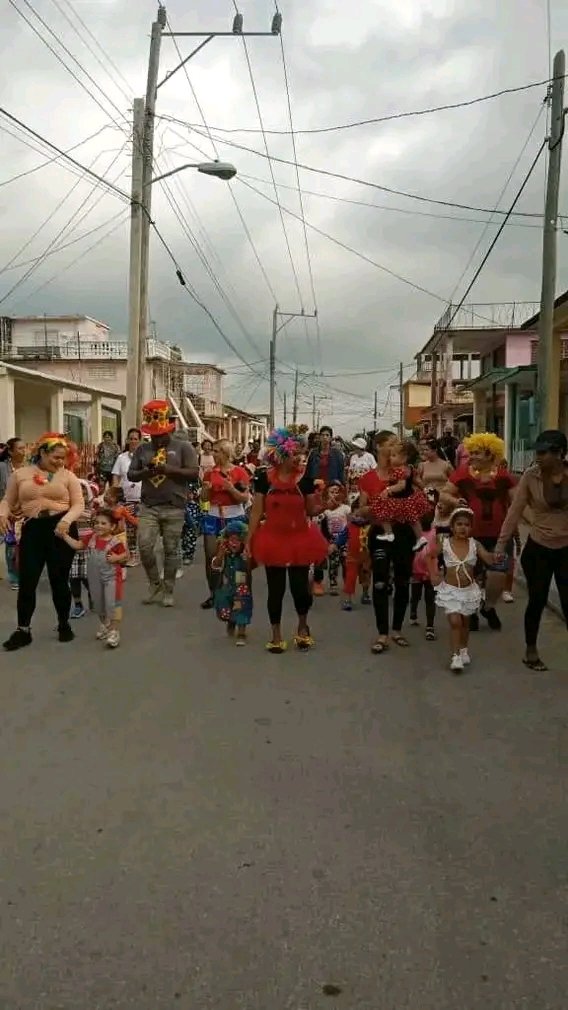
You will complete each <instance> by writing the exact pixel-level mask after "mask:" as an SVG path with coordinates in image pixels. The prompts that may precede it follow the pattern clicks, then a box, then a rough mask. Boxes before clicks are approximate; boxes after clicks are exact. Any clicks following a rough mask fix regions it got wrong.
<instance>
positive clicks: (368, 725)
mask: <svg viewBox="0 0 568 1010" xmlns="http://www.w3.org/2000/svg"><path fill="white" fill-rule="evenodd" d="M255 578H256V583H257V587H258V589H257V612H256V618H255V623H254V633H253V636H252V641H251V643H250V644H249V646H248V647H247V649H246V650H238V649H236V648H235V647H234V646H232V645H231V644H230V643H229V642H228V641H227V640H226V639H225V637H224V634H223V628H222V626H221V625H219V624H218V623H217V622H216V620H215V618H214V617H213V616H212V615H211V614H202V613H201V611H199V609H198V608H197V603H198V601H199V599H201V597H202V595H203V581H202V577H201V572H200V571H199V570H198V569H196V570H194V571H193V572H192V573H191V574H189V575H187V576H186V578H185V579H184V580H183V581H182V582H181V583H180V584H178V590H179V592H178V605H177V607H176V609H174V610H172V611H166V610H157V609H154V608H152V609H151V610H148V609H147V608H143V607H142V606H140V603H139V600H140V596H141V592H142V580H141V577H140V574H139V573H135V574H134V577H133V578H129V582H128V584H127V601H126V618H125V623H124V641H123V645H122V646H121V648H120V649H119V650H118V651H117V652H114V653H111V652H107V651H105V650H104V648H102V647H101V646H100V645H99V644H98V643H95V642H94V641H93V633H94V630H95V624H94V621H93V620H92V619H85V620H83V621H81V622H79V623H78V628H77V631H78V640H77V641H76V642H75V643H73V644H71V645H59V643H57V642H56V641H55V640H54V635H53V616H52V613H51V610H50V606H49V604H48V601H47V598H46V596H45V594H44V595H42V600H41V605H40V609H39V614H38V619H37V621H36V628H35V631H36V637H35V641H34V644H33V646H32V647H31V648H29V649H26V650H24V651H22V652H20V653H18V654H16V655H10V656H8V655H3V656H2V658H1V660H0V663H1V666H0V669H1V675H0V691H1V701H0V710H1V713H2V715H1V733H0V767H1V769H2V773H1V778H0V852H1V867H2V871H1V884H0V902H1V905H0V907H1V911H2V916H1V927H0V928H1V941H2V944H1V948H2V959H1V967H0V1006H1V1007H2V1008H3V1010H4V1008H5V1010H59V1008H64V1010H111V1008H113V1010H114V1008H119V1010H122V1008H125V1010H126V1008H136V1010H169V1008H171V1010H176V1008H179V1010H209V1008H211V1010H240V1008H245V1010H320V1008H324V1010H325V1008H328V1007H337V1008H344V1010H513V1008H515V1010H516V1008H523V1010H564V1008H565V1007H566V1005H567V995H566V994H567V991H568V959H567V956H566V951H567V950H568V938H567V905H566V876H567V865H568V861H567V856H568V852H567V842H566V839H567V837H568V813H567V805H566V781H567V778H566V768H567V758H568V728H567V727H568V703H567V695H568V663H567V662H566V654H567V651H566V645H567V637H566V631H565V629H564V628H563V627H562V626H561V624H560V622H559V621H557V620H556V618H554V617H552V616H550V615H548V616H547V617H546V619H545V628H544V636H543V654H544V655H545V657H546V658H547V660H548V661H549V663H550V665H551V672H550V673H548V674H544V675H542V674H541V675H534V674H530V673H529V672H528V671H527V670H525V668H524V667H523V666H522V665H521V664H520V661H519V657H520V654H521V647H522V642H521V633H520V632H521V617H522V606H521V604H520V603H519V604H516V605H514V606H512V607H507V608H504V616H505V619H506V628H505V630H504V631H503V632H502V633H501V634H500V635H497V634H491V633H489V632H488V631H483V632H480V633H479V635H477V636H476V637H475V640H474V643H473V649H472V651H473V655H474V665H473V667H472V669H471V672H470V673H468V674H467V675H465V676H463V677H462V678H454V677H452V676H451V675H450V673H449V672H448V671H447V669H446V668H445V664H446V661H447V646H446V643H445V642H444V643H443V644H442V642H438V643H435V644H427V643H425V642H424V641H423V639H422V632H421V631H420V630H419V629H416V630H414V629H411V630H410V632H409V634H410V638H411V642H412V647H411V648H410V649H408V650H406V651H402V650H400V649H394V650H393V651H391V652H390V653H388V654H386V655H384V656H382V657H373V656H371V655H370V653H369V648H368V645H369V642H370V641H371V638H372V626H371V614H370V612H369V611H368V610H365V611H362V610H359V611H357V612H354V613H353V614H343V613H340V612H339V611H338V605H337V602H336V601H332V600H329V599H325V600H321V601H318V602H317V606H316V612H315V614H314V617H313V621H312V626H313V630H314V633H315V634H316V636H317V639H318V648H317V649H316V651H314V652H313V653H311V654H309V655H298V654H293V653H288V654H286V655H285V656H282V657H274V656H269V655H267V654H266V653H265V652H264V651H263V643H264V640H265V627H264V620H265V616H264V606H263V589H264V586H263V576H262V573H257V574H256V576H255ZM13 605H14V599H13V595H12V594H10V593H9V592H8V591H7V589H6V588H5V586H4V585H2V584H0V632H1V633H2V639H3V638H4V637H5V635H6V634H7V633H8V632H9V631H10V630H11V628H12V608H13ZM325 987H331V989H330V990H328V992H329V994H327V993H326V992H325V991H324V988H325Z"/></svg>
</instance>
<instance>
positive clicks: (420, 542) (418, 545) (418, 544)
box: [412, 537, 428, 551]
mask: <svg viewBox="0 0 568 1010" xmlns="http://www.w3.org/2000/svg"><path fill="white" fill-rule="evenodd" d="M427 545H428V541H427V539H426V537H420V539H419V540H417V541H416V543H415V544H414V547H413V548H412V550H413V551H421V550H422V548H423V547H427Z"/></svg>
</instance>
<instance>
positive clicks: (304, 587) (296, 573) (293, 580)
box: [266, 566, 312, 625]
mask: <svg viewBox="0 0 568 1010" xmlns="http://www.w3.org/2000/svg"><path fill="white" fill-rule="evenodd" d="M286 571H288V580H289V582H290V592H291V593H292V599H293V600H294V606H295V608H296V613H297V615H298V617H305V616H306V614H307V613H308V612H309V610H310V608H311V606H312V594H311V591H310V569H309V568H307V567H301V568H288V569H286V568H272V567H268V566H267V568H266V582H267V585H268V618H269V621H270V623H271V624H273V625H274V624H280V621H281V620H282V603H283V601H284V593H285V592H286Z"/></svg>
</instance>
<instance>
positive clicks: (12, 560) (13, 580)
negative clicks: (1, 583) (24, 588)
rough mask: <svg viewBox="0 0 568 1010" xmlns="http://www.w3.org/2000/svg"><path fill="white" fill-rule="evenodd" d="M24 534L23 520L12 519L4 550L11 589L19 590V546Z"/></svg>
mask: <svg viewBox="0 0 568 1010" xmlns="http://www.w3.org/2000/svg"><path fill="white" fill-rule="evenodd" d="M21 532H22V522H21V520H20V521H19V522H18V521H15V520H14V519H10V520H9V522H8V528H7V530H6V533H5V535H4V549H5V551H6V571H7V574H8V584H9V586H10V589H14V590H16V589H18V587H19V578H18V544H19V542H20V535H21Z"/></svg>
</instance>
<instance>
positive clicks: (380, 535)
mask: <svg viewBox="0 0 568 1010" xmlns="http://www.w3.org/2000/svg"><path fill="white" fill-rule="evenodd" d="M377 540H386V541H387V543H389V544H392V543H394V533H377Z"/></svg>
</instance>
